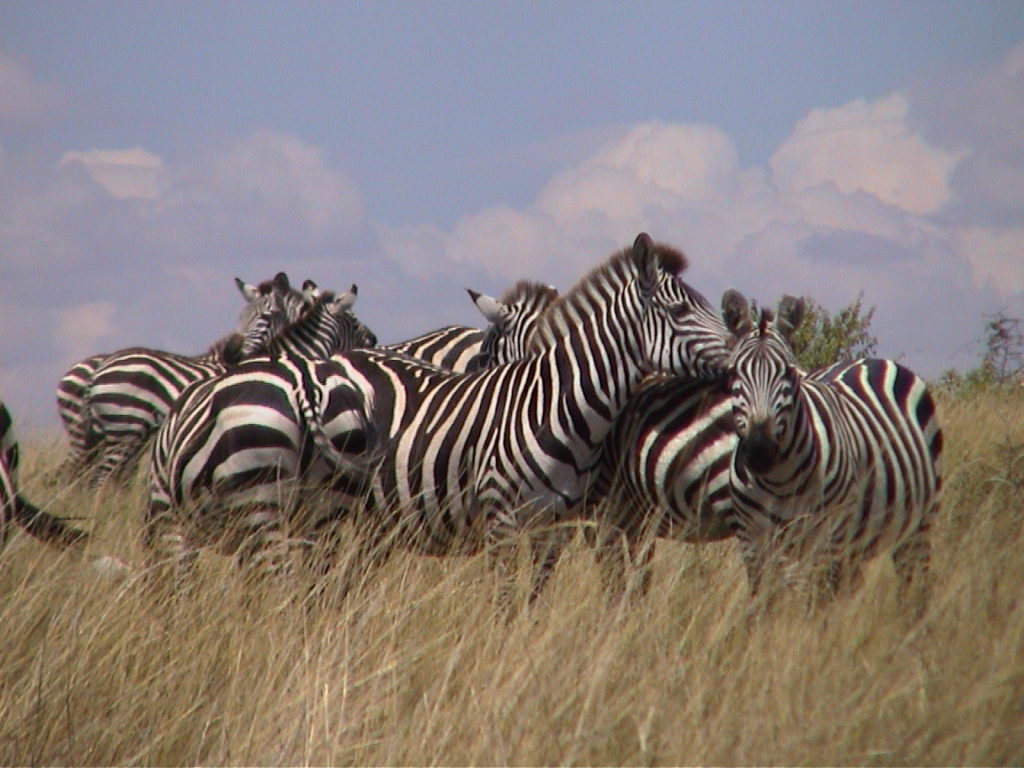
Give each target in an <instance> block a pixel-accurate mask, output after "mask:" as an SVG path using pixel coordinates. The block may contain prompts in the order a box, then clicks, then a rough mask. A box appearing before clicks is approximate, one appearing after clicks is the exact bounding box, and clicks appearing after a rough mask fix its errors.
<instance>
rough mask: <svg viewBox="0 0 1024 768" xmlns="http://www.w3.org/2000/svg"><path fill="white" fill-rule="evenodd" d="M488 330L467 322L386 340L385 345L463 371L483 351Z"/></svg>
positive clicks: (389, 349)
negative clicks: (469, 325) (399, 339)
mask: <svg viewBox="0 0 1024 768" xmlns="http://www.w3.org/2000/svg"><path fill="white" fill-rule="evenodd" d="M483 339H484V332H483V331H481V330H480V329H479V328H470V327H468V326H465V325H449V326H445V327H444V328H438V329H437V330H436V331H429V332H427V333H424V334H421V335H419V336H415V337H413V338H411V339H407V340H405V341H399V342H396V343H394V344H386V345H385V346H384V347H382V349H384V350H387V351H389V352H394V353H397V354H401V355H408V356H409V357H415V358H416V359H418V360H422V361H424V362H426V363H430V364H431V365H436V366H437V367H438V368H443V369H445V370H448V371H455V372H463V371H465V370H467V369H468V367H469V364H470V361H471V360H472V359H473V358H474V357H476V356H477V355H478V354H479V353H480V345H481V343H482V342H483Z"/></svg>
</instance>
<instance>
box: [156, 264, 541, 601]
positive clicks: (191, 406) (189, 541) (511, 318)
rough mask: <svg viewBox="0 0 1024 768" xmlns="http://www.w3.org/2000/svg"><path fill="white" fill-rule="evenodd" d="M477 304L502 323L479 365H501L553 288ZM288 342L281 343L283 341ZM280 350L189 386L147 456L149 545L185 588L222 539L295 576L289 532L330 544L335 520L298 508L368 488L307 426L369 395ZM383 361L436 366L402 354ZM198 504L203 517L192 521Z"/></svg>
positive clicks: (258, 564)
mask: <svg viewBox="0 0 1024 768" xmlns="http://www.w3.org/2000/svg"><path fill="white" fill-rule="evenodd" d="M476 296H479V297H480V299H479V300H477V299H476V297H474V298H475V303H477V304H478V306H480V305H481V304H483V305H484V306H485V307H486V308H487V310H488V312H489V313H490V314H489V315H488V316H489V317H492V318H493V320H494V323H493V326H492V327H491V328H488V330H487V331H486V332H485V333H483V334H482V335H484V336H487V337H489V338H490V339H491V340H490V342H488V343H489V349H490V352H489V353H488V354H487V356H486V358H481V359H480V360H479V361H478V364H480V365H496V364H498V363H499V362H500V361H502V360H503V358H504V357H505V356H506V355H511V354H522V349H521V347H522V344H523V341H522V340H523V339H525V338H527V336H528V335H529V334H530V333H531V332H532V329H533V327H534V325H535V323H536V320H537V316H538V315H539V314H540V313H541V312H542V311H543V310H544V309H545V308H546V307H547V306H548V305H549V304H550V302H551V301H552V299H553V296H554V292H553V289H551V288H549V287H547V286H540V285H537V284H530V283H526V282H523V283H520V284H518V285H517V286H515V287H514V288H512V289H510V290H509V291H508V292H506V294H505V295H504V296H503V297H502V299H501V300H496V299H492V298H490V297H484V296H481V295H480V294H477V295H476ZM492 310H493V311H492ZM482 311H483V310H482ZM503 336H508V337H509V338H510V339H512V340H511V341H507V342H506V341H505V340H504V339H502V338H501V337H503ZM282 338H283V337H278V339H276V340H275V344H276V345H279V346H280V345H282ZM350 346H351V347H352V348H356V347H359V346H370V345H369V344H365V343H363V344H359V343H356V342H353V343H352V344H351V345H350ZM439 348H440V347H438V349H439ZM382 349H385V350H386V349H387V348H382ZM277 351H278V352H282V354H279V355H278V357H276V358H273V359H262V358H258V359H253V360H248V361H246V362H244V363H243V364H241V365H239V366H238V367H236V368H234V369H232V370H231V371H230V372H229V373H227V374H225V375H223V376H220V377H217V378H216V379H212V380H208V381H205V382H202V383H200V384H197V385H193V386H192V387H190V388H189V389H187V390H186V391H185V392H184V393H183V394H182V396H181V398H179V400H178V401H177V402H176V403H175V405H174V406H173V407H172V409H171V412H170V414H169V416H168V418H167V420H166V421H165V422H164V424H163V425H162V426H161V428H160V429H159V431H158V433H157V437H156V440H155V441H154V443H153V447H152V450H151V454H150V455H151V461H150V471H149V484H150V502H149V508H148V510H147V514H146V524H145V530H146V535H145V540H146V542H147V544H148V546H149V547H150V553H151V557H152V559H153V561H154V562H155V563H172V564H173V567H174V570H175V573H176V579H175V580H176V582H177V583H179V585H183V584H184V583H187V581H188V574H189V573H190V571H191V569H192V566H193V563H194V562H195V558H196V551H197V547H201V546H214V545H215V544H216V543H217V542H222V544H221V546H220V547H219V549H220V550H221V551H224V552H228V553H231V552H236V553H237V554H238V557H239V561H240V563H241V564H248V565H250V566H252V568H253V570H255V571H257V572H259V573H273V572H276V571H280V570H282V569H287V568H288V567H289V558H288V554H287V553H288V550H289V548H290V544H289V542H290V541H294V539H289V538H288V536H286V535H285V534H284V531H285V529H286V528H297V529H298V534H299V536H301V537H302V538H303V539H305V540H309V539H317V538H322V537H323V535H324V534H325V533H329V530H326V529H327V528H328V526H329V525H331V524H333V523H335V522H336V518H335V505H331V506H330V507H328V509H326V510H325V511H324V512H323V514H319V515H318V514H317V513H316V512H315V511H314V512H313V513H311V512H310V510H308V509H302V511H303V519H302V520H296V517H295V513H296V511H297V510H299V509H301V508H304V507H306V506H307V504H308V503H310V497H311V496H312V495H314V493H315V494H316V495H322V494H323V492H324V490H325V488H326V487H328V485H329V486H330V487H331V488H333V491H334V492H335V493H336V494H339V495H340V496H341V497H343V498H346V499H348V500H349V502H350V503H351V502H352V501H353V500H355V499H358V497H359V496H360V494H361V493H362V492H363V488H362V487H361V485H360V483H359V480H358V479H357V480H352V481H351V482H350V481H349V478H347V477H346V476H344V475H340V476H337V477H335V476H333V475H332V468H331V466H330V465H329V464H328V463H326V462H324V461H323V459H322V458H321V456H320V455H319V454H318V453H317V451H316V450H315V446H314V443H313V442H312V441H311V437H310V434H309V432H308V430H307V422H308V420H309V418H311V415H312V414H313V411H314V410H315V408H314V406H313V405H312V404H313V403H318V402H320V400H321V397H322V398H323V403H324V406H325V407H329V408H331V409H335V410H341V411H346V410H348V409H349V408H356V407H358V406H359V405H360V404H361V399H359V398H358V397H356V396H354V395H353V394H352V393H347V392H346V391H345V390H344V389H339V390H338V391H337V392H333V393H330V392H328V393H326V395H324V392H325V391H326V386H324V385H322V384H320V383H315V382H314V381H313V377H314V376H315V372H316V366H315V365H314V362H315V361H316V360H317V359H319V358H324V357H326V356H327V355H326V354H320V355H316V354H310V353H309V350H304V351H302V350H296V349H294V348H289V349H287V350H280V349H278V350H277ZM382 354H389V355H390V356H393V357H396V358H399V359H406V360H409V361H410V362H411V364H412V365H415V366H422V367H424V368H427V369H429V370H431V371H438V370H439V369H438V368H436V367H432V366H429V364H427V363H425V362H424V361H414V360H413V358H410V357H408V356H407V355H404V354H401V353H396V352H393V351H387V352H382ZM479 355H480V352H479V351H478V352H477V353H475V355H474V356H479ZM313 418H315V416H313ZM343 447H344V448H345V450H347V451H349V452H351V453H353V454H359V453H360V452H362V451H364V450H365V449H366V448H367V447H368V443H367V436H366V435H365V434H363V433H358V434H356V435H354V436H353V437H352V438H351V439H350V440H349V441H348V442H347V443H346V444H345V445H344V446H343ZM335 449H336V447H335V446H332V450H335ZM350 505H351V504H348V505H345V504H343V505H342V507H347V506H350ZM196 507H197V508H198V512H196V513H195V514H193V515H189V516H186V515H184V514H183V512H184V510H187V509H192V508H196ZM328 538H329V537H328Z"/></svg>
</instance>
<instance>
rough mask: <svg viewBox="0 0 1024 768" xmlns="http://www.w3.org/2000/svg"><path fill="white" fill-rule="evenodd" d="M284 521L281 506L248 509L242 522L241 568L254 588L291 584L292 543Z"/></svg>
mask: <svg viewBox="0 0 1024 768" xmlns="http://www.w3.org/2000/svg"><path fill="white" fill-rule="evenodd" d="M283 518H284V516H283V514H282V511H281V509H280V508H279V507H261V508H257V509H251V510H248V511H247V512H246V514H245V515H244V516H243V517H242V519H241V520H240V521H239V523H238V525H239V529H238V533H239V534H240V536H241V543H240V544H239V546H238V549H237V559H238V566H239V568H240V569H241V571H242V574H243V576H244V577H245V580H246V583H247V584H248V585H249V586H250V587H252V588H256V586H257V585H258V584H264V583H270V582H272V581H279V582H281V583H288V582H290V581H291V577H292V576H293V570H294V569H293V566H292V558H291V548H292V546H291V545H292V542H291V539H290V538H289V537H288V532H287V530H285V526H284V519H283Z"/></svg>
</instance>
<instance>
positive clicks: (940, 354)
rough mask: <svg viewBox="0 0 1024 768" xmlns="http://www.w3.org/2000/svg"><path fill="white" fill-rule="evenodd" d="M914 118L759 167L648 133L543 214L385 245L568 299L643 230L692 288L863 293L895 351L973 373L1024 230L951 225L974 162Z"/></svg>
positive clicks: (781, 153) (613, 148)
mask: <svg viewBox="0 0 1024 768" xmlns="http://www.w3.org/2000/svg"><path fill="white" fill-rule="evenodd" d="M909 109H910V105H909V103H908V97H907V96H906V95H905V94H902V93H897V94H893V95H891V96H887V97H885V98H882V99H879V100H878V101H875V102H861V101H858V102H852V103H850V104H846V105H843V106H841V107H838V108H836V109H829V110H815V111H813V112H812V113H810V114H809V115H808V116H807V117H806V118H804V119H803V120H801V121H800V122H799V123H798V125H797V126H796V127H795V129H794V132H793V134H792V135H791V136H790V137H789V138H788V139H787V140H786V141H785V142H783V143H782V145H781V146H780V147H779V150H778V151H777V152H776V154H775V155H774V157H772V159H771V161H770V162H769V163H768V164H767V165H766V166H764V167H752V168H742V167H740V166H739V163H738V160H737V152H736V149H735V147H734V145H733V144H732V142H731V140H730V139H729V137H728V136H727V135H725V134H724V133H723V132H721V131H719V130H718V129H716V128H714V127H710V126H706V125H673V124H668V123H662V122H651V123H644V124H640V125H636V126H634V127H632V128H631V129H629V130H628V131H626V132H625V133H623V134H621V135H620V136H618V137H617V138H615V139H613V140H611V141H609V142H608V143H607V144H606V145H605V146H603V147H602V148H601V149H599V150H598V151H597V152H595V153H594V154H593V155H592V156H591V157H589V158H586V159H585V160H583V161H582V162H580V163H578V164H577V165H575V166H573V167H571V168H566V169H564V170H563V171H561V172H559V173H557V174H556V175H555V176H553V177H552V179H551V181H549V182H548V183H547V184H546V185H544V187H543V188H542V189H541V190H540V191H539V192H538V194H537V196H536V198H535V200H534V201H533V202H532V203H531V204H530V205H527V206H525V207H523V208H511V207H508V206H497V207H493V208H487V209H484V210H482V211H480V212H478V213H475V214H471V215H468V216H466V217H464V218H462V219H461V220H459V221H458V222H457V223H456V224H455V226H454V227H453V228H452V229H451V230H450V231H443V230H439V229H437V228H434V227H419V228H416V229H407V230H398V231H391V232H385V234H384V236H383V237H382V241H383V244H384V248H385V250H386V251H387V252H388V253H389V254H390V255H391V256H392V258H394V259H395V260H396V261H401V260H403V259H405V258H407V257H408V254H416V257H415V259H414V260H413V263H415V273H416V274H418V275H430V274H434V275H443V274H448V275H450V276H452V275H454V274H456V273H457V272H458V270H460V269H462V268H464V267H466V266H468V265H472V266H475V267H477V268H480V269H484V270H486V271H487V272H488V273H489V274H490V275H491V276H492V277H493V278H495V279H497V280H501V281H503V282H510V281H512V280H515V279H517V278H520V277H529V278H533V279H541V280H546V281H549V282H554V283H556V284H558V285H560V286H561V287H562V288H563V289H565V288H567V287H568V286H569V285H571V283H572V282H573V281H574V280H575V278H576V277H578V276H579V275H581V274H582V273H583V272H585V271H586V270H587V269H588V268H589V267H591V266H592V265H594V264H595V263H597V262H598V261H599V260H600V259H601V258H603V257H604V256H605V255H607V254H608V253H610V252H612V251H613V250H614V249H616V248H619V247H622V246H623V245H626V244H628V243H629V242H630V241H631V240H632V238H633V237H635V235H636V233H637V232H638V231H641V230H646V231H649V232H651V234H652V235H653V236H654V237H656V238H658V239H662V240H665V241H668V242H671V243H673V244H675V245H678V246H680V247H682V248H684V249H685V250H686V251H687V252H688V253H689V254H690V256H691V263H692V267H691V270H690V272H689V273H688V275H687V279H688V281H689V282H691V283H692V284H694V285H696V286H697V287H699V288H700V289H701V290H703V291H704V292H705V293H706V295H708V297H709V299H710V300H712V301H713V302H716V303H717V300H718V297H719V296H720V295H721V293H720V292H721V290H723V289H724V288H726V287H730V286H735V287H738V288H740V289H741V290H744V291H747V292H749V293H751V294H752V295H753V296H755V297H757V298H759V299H760V300H762V301H766V302H772V301H774V299H775V297H777V296H778V295H779V294H781V293H783V292H796V293H806V294H809V295H812V296H814V297H815V298H816V299H818V300H819V301H821V302H823V303H824V304H825V305H826V306H829V307H832V308H838V307H840V306H843V305H845V304H847V303H849V302H850V301H852V300H853V299H854V298H856V296H857V295H858V294H859V293H860V292H862V291H863V292H864V294H865V299H866V301H867V303H868V304H869V305H871V304H875V305H877V308H878V309H877V313H876V325H877V328H876V330H877V334H878V336H879V337H880V339H881V348H880V352H881V353H883V354H887V355H890V356H900V355H901V354H905V355H906V356H907V357H906V361H907V362H908V364H910V365H911V366H912V367H916V368H918V369H920V370H921V371H922V372H923V373H925V374H926V375H934V374H936V373H938V371H939V370H941V369H943V368H946V367H949V366H951V365H955V364H961V365H962V364H970V363H971V362H973V361H972V360H971V359H970V355H969V352H968V354H967V357H966V358H965V357H964V352H963V350H965V349H968V347H967V343H968V342H970V341H971V340H972V339H974V338H975V337H976V336H977V334H978V333H979V329H980V318H981V316H982V314H983V313H984V312H986V311H989V310H990V309H991V307H992V303H993V302H994V301H998V300H999V297H1000V296H1002V297H1004V298H1005V297H1008V296H1012V295H1018V294H1020V292H1021V290H1022V289H1021V287H1020V282H1021V281H1022V280H1024V276H1022V273H1021V270H1022V269H1024V217H1018V219H1017V221H1018V223H1017V225H1014V226H1006V225H1002V226H998V227H979V226H975V227H972V228H968V229H964V228H963V227H960V226H954V225H953V224H951V223H949V222H944V221H942V220H941V219H939V218H938V217H937V216H936V215H935V214H936V212H937V211H940V210H942V209H943V207H944V206H947V207H948V206H949V205H950V203H951V202H955V203H957V204H958V205H960V204H962V203H963V200H961V199H960V195H959V194H958V190H957V188H956V187H955V186H954V185H952V184H951V178H952V176H953V173H954V171H955V170H956V169H957V164H958V163H959V162H960V161H961V160H962V159H963V158H965V157H967V156H968V155H969V152H970V150H971V149H973V148H972V147H968V146H967V145H966V144H964V143H962V142H961V144H960V147H961V148H959V149H957V150H955V151H954V150H950V149H947V148H942V147H939V146H937V145H935V144H933V143H931V142H929V141H928V140H927V139H926V138H925V137H924V135H923V134H922V133H921V132H920V131H918V130H916V129H915V128H914V127H912V126H911V122H910V119H909V117H908V115H909ZM1007 172H1008V173H1013V174H1016V173H1021V172H1024V167H1014V168H1009V169H1007ZM937 328H941V329H942V333H941V334H937V333H936V329H937ZM958 353H959V355H960V357H958V356H957V355H958Z"/></svg>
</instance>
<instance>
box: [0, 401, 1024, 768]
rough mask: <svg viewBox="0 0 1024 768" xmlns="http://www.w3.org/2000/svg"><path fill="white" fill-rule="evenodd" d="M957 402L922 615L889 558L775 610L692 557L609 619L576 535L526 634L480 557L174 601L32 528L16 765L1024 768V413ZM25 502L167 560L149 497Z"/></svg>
mask: <svg viewBox="0 0 1024 768" xmlns="http://www.w3.org/2000/svg"><path fill="white" fill-rule="evenodd" d="M942 405H943V407H942V411H941V413H942V418H943V423H944V427H945V432H946V453H945V462H944V469H945V478H946V491H945V503H944V507H943V511H942V513H941V517H940V519H939V522H938V525H937V527H936V530H935V548H934V558H933V568H934V573H935V576H936V586H935V590H934V593H933V599H932V602H931V604H930V606H929V608H928V610H927V611H926V613H925V615H924V617H923V619H921V620H920V621H918V622H915V621H912V620H911V619H909V618H908V617H907V616H906V615H905V614H904V612H903V611H902V610H901V606H900V605H899V604H898V603H897V601H896V599H895V594H894V593H895V575H894V573H893V571H892V567H891V564H890V563H889V561H888V559H887V558H884V559H883V558H879V559H878V560H876V561H875V562H874V563H873V565H872V567H870V568H869V569H868V571H867V574H866V579H865V583H864V585H863V588H862V589H861V590H860V591H859V592H857V593H856V594H855V595H853V596H852V597H850V596H847V597H842V598H840V599H839V600H838V601H837V602H836V603H835V604H834V605H831V606H829V607H827V608H825V609H822V610H819V611H817V612H815V613H812V614H810V615H808V613H807V612H806V610H805V601H803V600H798V599H796V598H791V599H784V600H782V601H781V603H780V604H777V605H775V606H774V607H773V608H772V610H771V611H768V612H766V611H762V610H760V608H759V607H758V606H756V605H753V604H752V603H751V601H750V599H749V597H748V595H747V587H746V583H745V577H744V573H743V570H742V568H741V567H740V565H739V562H738V557H737V554H736V552H735V551H734V547H733V545H732V544H730V543H724V544H718V545H710V546H703V547H694V546H684V545H673V544H666V545H663V546H660V548H659V552H658V556H657V558H656V571H655V578H654V584H653V588H652V591H651V594H650V596H649V597H648V598H647V599H646V600H644V601H642V602H641V603H640V604H638V605H635V606H633V607H630V608H627V609H618V608H610V607H609V606H608V605H607V604H606V601H605V600H604V598H603V597H602V595H601V594H600V590H599V588H598V584H599V579H598V576H597V573H596V570H595V568H594V565H593V562H592V558H591V556H590V554H589V552H588V551H587V550H586V549H585V547H583V546H582V545H581V544H579V543H578V542H577V543H576V544H574V546H573V547H572V548H571V549H570V551H569V552H568V554H567V556H566V558H565V559H564V560H563V562H562V563H561V564H560V565H559V568H558V571H557V574H556V577H555V579H554V581H553V583H552V585H551V589H550V590H549V591H548V592H547V593H546V594H545V595H544V597H543V598H542V600H541V602H540V604H539V605H537V606H536V607H535V608H534V609H533V610H532V611H530V612H529V613H528V614H525V615H520V616H519V617H518V618H516V619H515V620H514V621H513V622H512V623H511V624H506V623H505V622H504V621H503V620H502V619H501V618H500V617H499V616H496V615H495V611H494V609H493V608H492V603H491V595H492V592H493V587H494V582H493V578H492V576H491V575H490V573H489V572H488V569H487V568H486V565H485V562H484V559H483V558H482V557H475V558H452V559H449V560H430V559H426V558H421V557H417V556H413V555H398V556H396V557H395V558H394V559H393V560H392V561H391V562H390V563H389V564H388V565H387V566H386V567H385V568H384V569H383V570H381V571H380V572H379V573H376V574H373V576H372V578H371V579H369V580H368V582H367V583H366V584H364V585H363V586H362V587H361V588H360V589H359V590H358V591H357V593H356V594H355V595H353V596H352V597H351V599H350V600H349V601H348V602H346V603H344V604H343V605H340V606H338V605H335V606H326V607H325V606H320V607H318V608H316V609H315V610H304V609H303V608H302V607H300V606H296V605H294V604H292V603H291V602H289V601H288V600H287V599H285V598H286V597H287V595H284V594H282V593H281V592H280V591H275V590H273V589H270V590H267V591H266V592H265V593H264V594H262V595H259V596H257V597H256V598H252V597H251V596H249V595H246V593H245V591H244V587H243V582H242V579H241V578H240V577H239V575H238V574H237V572H236V571H235V570H234V568H233V567H232V566H231V565H230V563H229V562H228V561H227V560H225V559H223V558H218V557H216V556H212V555H211V556H208V557H204V562H203V564H202V565H203V571H202V584H201V587H202V588H201V589H199V590H198V591H197V593H196V594H195V595H194V596H193V597H192V598H191V599H190V600H188V601H187V602H184V603H180V604H177V605H172V604H156V603H155V602H154V601H153V600H152V598H151V597H150V596H149V595H147V593H146V592H145V590H144V589H142V588H141V586H140V585H139V584H138V583H136V581H135V580H132V579H129V580H127V581H125V582H121V583H112V582H110V581H107V580H104V579H103V578H102V577H101V576H99V575H97V574H95V573H94V572H93V571H92V570H91V569H90V568H88V567H87V566H86V565H85V564H84V563H82V562H80V561H77V560H75V559H74V558H72V557H70V556H62V555H58V554H55V553H54V552H53V551H51V550H48V549H46V548H44V547H42V546H40V545H39V544H37V543H36V542H34V541H32V540H31V539H28V538H27V537H25V536H16V537H15V539H14V540H13V541H12V542H11V544H10V545H9V546H8V548H7V550H6V552H5V553H4V554H3V556H2V557H0V626H2V627H3V628H4V640H3V643H2V644H0V762H3V763H5V764H13V763H20V764H35V765H39V764H80V765H87V764H88V765H96V764H103V765H107V764H140V765H172V764H219V765H242V764H245V765H271V764H288V765H300V764H418V765H419V764H541V763H559V764H698V763H700V764H709V763H712V764H750V763H759V764H768V763H771V764H794V765H807V764H858V765H875V764H879V765H894V764H927V765H937V764H943V765H947V764H961V765H963V764H974V765H981V764H1004V765H1005V764H1020V763H1022V762H1024V605H1022V597H1024V535H1022V520H1024V495H1022V494H1024V397H1021V395H1019V394H1017V395H1012V394H1011V395H995V394H990V395H987V396H984V397H978V398H975V399H973V400H969V401H955V402H953V401H947V402H944V403H943V404H942ZM43 442H44V441H41V440H35V441H34V442H32V443H30V444H29V445H28V446H27V449H26V451H25V454H26V459H27V461H26V465H27V466H26V470H25V475H26V480H25V489H26V492H27V494H28V495H29V496H30V498H33V499H34V500H35V501H37V502H40V503H48V502H50V503H52V507H51V509H52V510H54V511H58V510H59V511H69V510H75V511H77V512H79V513H81V514H84V515H86V516H88V517H89V518H90V522H89V527H90V528H91V529H92V530H93V531H94V540H93V541H92V542H91V544H90V548H89V551H90V554H93V555H98V554H113V555H117V556H119V557H122V558H124V559H126V560H129V561H132V562H141V560H142V558H143V553H142V551H141V549H140V545H139V543H138V532H139V518H140V511H141V509H142V507H143V490H142V487H141V485H142V484H141V483H137V484H136V486H135V487H134V488H132V489H129V490H126V491H113V492H102V493H98V492H97V493H94V492H90V491H88V490H86V489H82V488H80V487H77V486H76V485H75V483H74V480H73V479H67V478H65V479H64V480H63V483H64V484H63V487H61V486H55V485H48V484H46V483H44V482H43V478H42V474H43V473H44V472H46V471H48V470H50V469H52V468H53V467H55V466H56V465H57V463H58V461H59V459H60V456H61V449H60V448H59V446H58V445H57V444H56V443H55V442H54V441H52V440H51V441H50V442H49V444H46V445H44V444H43Z"/></svg>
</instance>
